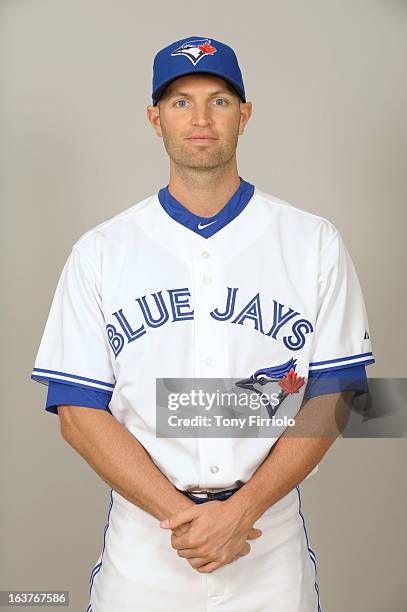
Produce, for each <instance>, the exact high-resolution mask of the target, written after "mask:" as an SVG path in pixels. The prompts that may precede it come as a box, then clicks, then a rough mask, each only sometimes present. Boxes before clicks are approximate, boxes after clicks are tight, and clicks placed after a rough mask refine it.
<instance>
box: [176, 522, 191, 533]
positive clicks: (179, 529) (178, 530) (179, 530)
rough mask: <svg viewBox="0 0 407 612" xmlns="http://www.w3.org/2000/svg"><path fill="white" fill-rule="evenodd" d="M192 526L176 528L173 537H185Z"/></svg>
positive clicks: (185, 525)
mask: <svg viewBox="0 0 407 612" xmlns="http://www.w3.org/2000/svg"><path fill="white" fill-rule="evenodd" d="M190 526H191V523H184V524H183V525H180V526H179V527H176V528H175V529H173V530H172V533H173V535H176V536H181V535H184V534H185V533H187V531H189V528H190Z"/></svg>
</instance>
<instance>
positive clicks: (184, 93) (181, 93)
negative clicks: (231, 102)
mask: <svg viewBox="0 0 407 612" xmlns="http://www.w3.org/2000/svg"><path fill="white" fill-rule="evenodd" d="M218 94H228V95H230V96H231V95H233V92H232V91H229V90H228V89H217V90H216V91H211V93H210V94H208V97H210V96H217V95H218ZM178 96H185V97H186V98H188V97H193V95H192V94H190V93H188V92H187V91H175V92H174V93H173V94H171V95H170V96H168V100H171V99H172V98H177V97H178Z"/></svg>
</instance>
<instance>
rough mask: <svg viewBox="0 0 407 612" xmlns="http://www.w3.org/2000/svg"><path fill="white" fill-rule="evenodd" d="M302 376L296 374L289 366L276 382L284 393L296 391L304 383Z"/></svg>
mask: <svg viewBox="0 0 407 612" xmlns="http://www.w3.org/2000/svg"><path fill="white" fill-rule="evenodd" d="M304 380H305V379H304V377H303V376H298V374H297V372H294V370H293V369H292V368H291V370H290V371H289V372H288V374H287V376H286V377H285V378H281V379H280V380H279V381H278V384H279V385H280V387H281V388H282V390H283V391H284V393H298V391H299V390H300V389H301V387H302V386H303V384H304Z"/></svg>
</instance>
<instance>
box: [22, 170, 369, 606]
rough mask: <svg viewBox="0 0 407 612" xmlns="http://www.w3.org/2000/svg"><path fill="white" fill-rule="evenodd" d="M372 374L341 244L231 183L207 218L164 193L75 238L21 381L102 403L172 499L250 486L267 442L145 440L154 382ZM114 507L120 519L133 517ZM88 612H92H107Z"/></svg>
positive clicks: (307, 218)
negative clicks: (283, 373) (272, 373)
mask: <svg viewBox="0 0 407 612" xmlns="http://www.w3.org/2000/svg"><path fill="white" fill-rule="evenodd" d="M373 362H374V359H373V355H372V346H371V339H370V334H369V331H368V321H367V315H366V309H365V305H364V300H363V295H362V291H361V287H360V283H359V280H358V276H357V273H356V271H355V268H354V265H353V263H352V260H351V258H350V256H349V253H348V251H347V249H346V247H345V245H344V243H343V240H342V238H341V235H340V233H339V231H338V230H337V229H336V228H335V227H334V225H333V224H332V223H330V222H329V221H328V220H326V219H324V218H323V217H320V216H318V215H315V214H311V213H309V212H306V211H304V210H301V209H299V208H297V207H295V206H292V205H291V204H289V203H288V202H285V201H283V200H281V199H278V198H276V197H274V196H272V195H269V194H267V193H265V192H263V191H261V190H259V189H257V188H255V187H254V185H251V184H250V183H248V182H247V181H245V180H244V179H242V178H241V183H240V187H239V189H238V191H237V192H236V193H235V194H234V196H233V197H232V198H231V200H230V201H229V202H228V203H227V205H226V206H225V207H224V209H222V211H220V212H219V213H217V215H214V216H213V217H210V218H202V217H198V216H196V215H194V214H192V213H190V212H189V211H188V210H187V209H185V208H184V207H183V206H182V205H181V204H180V203H178V202H177V201H176V200H175V199H174V198H173V197H172V196H171V194H170V193H169V191H168V186H167V187H165V188H163V189H162V190H160V191H159V192H158V193H155V194H153V195H151V196H149V197H148V198H146V199H144V200H142V201H141V202H138V203H137V204H134V205H133V206H131V207H130V208H128V209H127V210H125V211H123V212H121V213H120V214H117V215H115V216H114V217H112V218H111V219H109V220H107V221H105V222H103V223H101V224H99V225H97V226H96V227H94V228H93V229H91V230H89V231H88V232H86V233H85V234H83V235H82V236H81V237H80V238H79V239H78V240H77V242H76V243H75V244H74V245H73V248H72V251H71V253H70V255H69V257H68V259H67V261H66V263H65V266H64V268H63V270H62V273H61V276H60V279H59V282H58V285H57V288H56V291H55V294H54V297H53V301H52V305H51V310H50V313H49V316H48V320H47V322H46V326H45V330H44V333H43V336H42V340H41V343H40V347H39V350H38V354H37V357H36V360H35V367H34V370H33V372H32V378H33V379H34V380H38V381H39V382H42V383H45V384H48V383H49V382H57V383H64V384H65V385H69V386H70V387H71V388H72V389H73V388H75V389H76V390H77V391H78V390H79V391H81V390H82V391H83V392H84V393H85V394H86V392H89V393H90V392H92V391H98V392H101V393H103V394H105V396H106V400H107V401H106V405H108V407H109V409H110V411H111V413H112V414H113V415H114V417H115V418H116V419H117V420H118V421H119V422H120V423H122V424H123V425H124V426H125V427H126V428H127V429H128V430H129V431H130V432H131V433H132V434H133V435H134V436H135V437H136V438H137V439H138V440H139V441H140V442H141V444H142V445H143V446H144V448H145V449H146V450H147V451H148V453H149V454H150V456H151V458H152V460H153V461H154V462H155V463H156V465H157V466H158V467H159V469H160V470H161V471H162V472H163V474H164V475H165V476H166V477H167V478H168V479H169V480H170V481H171V482H172V483H173V484H174V485H175V486H176V487H177V488H179V489H182V490H185V489H188V488H191V487H192V488H196V487H208V488H209V487H210V488H224V489H227V488H229V487H231V486H233V485H234V483H236V482H238V481H241V482H246V481H247V480H248V479H250V477H251V476H252V475H253V473H254V472H255V470H256V469H257V468H258V466H259V465H260V464H261V463H262V462H263V460H264V459H265V458H266V456H267V455H268V453H269V451H270V449H271V447H272V446H273V444H274V443H275V442H276V439H277V438H266V437H265V438H256V437H243V438H242V437H228V438H194V437H189V438H187V437H183V438H157V437H156V429H155V426H156V422H155V419H156V405H155V389H156V387H155V385H156V378H164V377H167V378H208V377H216V378H217V377H219V378H245V379H247V378H248V377H250V376H251V375H253V373H255V372H258V371H259V370H262V369H264V368H266V369H267V368H275V367H276V368H278V367H279V366H281V365H282V364H287V363H295V372H296V373H297V375H298V376H301V377H305V378H307V377H308V376H312V375H313V374H315V373H324V372H325V373H330V372H331V373H332V372H336V371H338V370H340V369H343V368H351V367H355V366H364V365H366V364H369V363H373ZM304 390H305V387H303V389H302V391H304ZM85 397H86V395H85ZM301 399H302V393H299V394H298V410H299V408H300V405H301ZM61 403H69V402H61ZM72 403H74V402H72ZM81 405H86V401H85V403H82V404H81ZM89 405H90V404H89ZM315 471H316V469H315V470H314V471H313V472H312V473H314V472H315ZM114 496H115V497H116V499H117V500H118V504H117V506H118V507H119V508H120V507H121V508H123V507H124V508H126V507H127V511H126V516H130V515H131V513H135V514H137V516H138V517H140V513H141V512H142V511H140V510H139V509H135V508H134V507H133V508H131V506H132V504H130V503H129V502H127V500H125V499H124V498H122V497H121V496H119V495H118V494H117V493H116V492H114ZM290 499H292V498H290ZM117 512H119V510H117ZM297 514H298V513H297ZM145 520H146V521H147V522H148V521H150V522H151V521H152V520H153V519H152V518H151V517H150V518H146V519H145ZM123 525H124V523H123ZM123 525H122V528H123V529H125V527H124V526H123ZM259 527H260V525H259ZM260 528H261V527H260ZM301 530H302V526H301ZM122 536H123V537H125V536H124V535H123V534H122ZM167 536H168V534H164V535H162V534H160V535H159V536H158V537H159V538H161V537H163V538H165V537H167ZM111 537H113V536H111ZM254 545H255V544H254V543H253V546H254ZM305 549H306V548H305ZM171 552H172V553H174V551H171ZM175 559H176V560H177V563H179V561H180V560H179V559H177V558H176V557H175ZM182 561H183V563H184V564H185V560H182ZM99 563H100V562H99ZM132 563H135V560H134V559H133V560H132ZM232 566H233V564H232ZM232 566H231V567H232ZM176 568H178V572H179V565H177V566H176ZM99 569H100V566H99ZM221 569H222V568H221ZM185 571H186V572H188V571H189V570H186V569H185ZM225 571H226V570H225ZM227 571H231V570H227ZM307 571H308V570H307ZM191 572H192V570H191ZM176 575H179V573H178V574H177V571H176V570H174V575H173V576H172V578H171V579H174V580H175V576H176ZM186 576H187V579H188V578H191V579H192V577H191V576H190V574H188V573H187V574H186ZM194 576H196V578H195V579H196V580H203V579H204V578H205V580H207V579H208V580H209V581H211V580H212V579H213V577H209V576H208V577H207V576H205V577H204V575H200V574H198V573H197V572H195V573H194ZM134 584H135V583H134ZM126 588H127V587H126ZM135 590H136V589H135ZM146 597H147V595H146ZM100 601H102V599H100ZM106 601H107V600H106ZM168 601H170V599H169V600H168ZM124 605H125V604H124V602H123V603H122V606H123V607H120V608H117V609H118V610H119V609H120V610H127V608H125V607H124ZM149 605H151V607H146V608H144V609H148V610H150V609H151V610H153V609H156V608H154V607H153V605H152V604H149ZM169 605H170V604H169ZM313 605H314V604H312V605H311V606H310V607H309V608H308V607H306V606H304V607H303V608H301V612H305V610H308V609H309V610H314V609H315V610H316V609H317V608H316V607H312V606H313ZM99 606H100V607H99V608H97V609H96V608H95V610H94V612H99V610H100V611H101V612H102V611H103V612H104V610H105V609H106V610H108V609H109V610H110V608H109V606H108V605H107V604H106V608H104V607H103V606H102V605H101V603H100V604H99ZM89 609H90V608H89ZM128 609H129V610H130V609H132V608H131V607H129V608H128ZM158 609H160V608H159V603H157V610H158ZM168 609H171V610H172V609H173V608H172V607H168ZM175 609H177V608H176V606H175V604H174V610H175ZM188 609H190V610H192V608H191V607H189V608H188ZM196 609H197V610H198V608H196ZM200 609H201V608H199V610H200ZM202 609H203V608H202ZM205 609H206V608H205ZM219 609H221V608H219ZM222 609H223V608H222ZM232 609H233V610H234V611H237V610H240V608H239V607H238V606H237V605H236V603H235V605H234V606H232V607H231V608H225V610H232ZM255 609H264V610H266V608H261V607H260V608H255ZM279 609H280V608H277V607H273V610H279ZM281 609H283V608H281ZM285 609H290V611H292V612H294V610H297V607H294V605H293V606H292V607H290V606H288V607H287V608H284V610H285ZM242 610H243V608H242ZM248 610H249V608H245V612H247V611H248ZM298 610H300V608H298Z"/></svg>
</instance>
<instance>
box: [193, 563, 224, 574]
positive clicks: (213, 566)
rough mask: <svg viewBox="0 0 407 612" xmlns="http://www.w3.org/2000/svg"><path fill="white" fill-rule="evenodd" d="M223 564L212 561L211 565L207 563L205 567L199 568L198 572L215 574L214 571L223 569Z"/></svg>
mask: <svg viewBox="0 0 407 612" xmlns="http://www.w3.org/2000/svg"><path fill="white" fill-rule="evenodd" d="M222 565H223V564H222V563H218V561H211V562H210V563H205V565H201V567H198V568H197V571H198V572H199V573H200V574H209V573H210V572H213V570H216V569H218V567H221V566H222Z"/></svg>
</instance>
